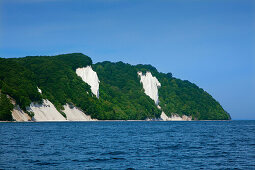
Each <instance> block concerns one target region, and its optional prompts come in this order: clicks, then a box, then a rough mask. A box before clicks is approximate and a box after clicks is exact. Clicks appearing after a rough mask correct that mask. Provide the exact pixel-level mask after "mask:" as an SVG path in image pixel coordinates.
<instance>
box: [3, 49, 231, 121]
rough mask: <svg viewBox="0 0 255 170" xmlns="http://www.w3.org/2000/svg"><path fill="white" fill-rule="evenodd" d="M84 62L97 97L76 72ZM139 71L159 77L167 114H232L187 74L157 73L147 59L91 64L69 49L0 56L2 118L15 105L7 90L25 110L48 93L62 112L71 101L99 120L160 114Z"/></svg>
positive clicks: (221, 117) (203, 116) (205, 116)
mask: <svg viewBox="0 0 255 170" xmlns="http://www.w3.org/2000/svg"><path fill="white" fill-rule="evenodd" d="M88 65H92V68H93V70H94V71H95V72H97V75H98V77H99V80H100V88H99V94H100V97H99V99H98V98H96V96H95V95H93V94H92V92H91V90H90V86H89V85H88V84H87V83H85V82H83V81H82V79H81V78H80V77H79V76H77V75H76V73H75V70H76V69H77V68H80V67H86V66H88ZM137 71H142V72H146V71H150V72H151V73H152V75H153V76H156V77H157V79H158V80H159V82H160V83H161V87H160V88H159V101H160V102H159V105H160V106H161V108H162V109H163V110H164V112H165V113H166V114H167V115H168V116H170V115H171V114H173V113H176V114H179V115H183V114H185V115H188V116H192V118H193V119H195V120H196V119H197V120H228V119H230V116H229V114H228V113H227V112H226V111H225V110H224V109H223V108H222V107H221V105H220V104H219V103H218V102H217V101H216V100H215V99H213V97H212V96H211V95H210V94H208V93H207V92H206V91H204V90H203V89H201V88H199V87H198V86H196V85H195V84H193V83H191V82H189V81H187V80H184V81H183V80H180V79H177V78H174V77H173V76H172V74H171V73H167V74H165V73H160V72H158V71H157V69H156V68H154V67H152V66H151V65H136V66H134V65H130V64H126V63H123V62H116V63H113V62H109V61H105V62H101V63H96V64H92V60H91V58H90V57H88V56H86V55H84V54H81V53H72V54H63V55H57V56H28V57H24V58H11V59H4V58H0V93H1V95H0V120H12V116H11V110H12V109H13V107H14V106H13V105H12V104H11V102H10V99H9V98H8V96H10V97H11V98H13V99H14V100H15V101H16V103H17V104H18V105H19V106H20V107H21V108H22V109H23V110H24V111H26V108H27V107H28V106H29V105H30V103H31V102H38V103H40V102H42V99H48V100H50V101H51V102H52V103H53V104H54V105H55V107H56V108H57V110H58V111H59V112H60V113H62V114H63V115H64V113H63V112H62V111H61V110H63V105H65V104H66V103H69V104H73V105H75V106H77V107H79V108H80V109H82V110H83V111H84V112H85V113H86V114H88V115H91V117H92V118H96V119H99V120H144V119H147V118H150V119H154V118H159V117H160V114H161V110H159V109H158V108H157V106H156V105H155V103H154V101H153V100H152V99H151V98H150V97H149V96H147V95H146V94H145V93H144V89H143V86H142V84H141V83H140V78H139V77H138V75H137ZM37 88H40V89H41V90H42V94H40V93H39V92H38V89H37ZM64 116H65V115H64Z"/></svg>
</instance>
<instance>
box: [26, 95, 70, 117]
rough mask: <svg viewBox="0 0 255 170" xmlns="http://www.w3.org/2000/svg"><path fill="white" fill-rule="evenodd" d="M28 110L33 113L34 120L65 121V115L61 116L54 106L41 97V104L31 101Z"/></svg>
mask: <svg viewBox="0 0 255 170" xmlns="http://www.w3.org/2000/svg"><path fill="white" fill-rule="evenodd" d="M27 110H28V111H32V112H33V113H34V117H33V120H34V121H65V120H66V119H65V117H64V116H62V115H61V114H60V113H59V112H58V111H57V109H56V108H55V106H54V105H53V104H52V103H51V102H50V101H49V100H45V99H43V103H42V104H38V103H34V102H33V103H31V104H30V107H29V108H27Z"/></svg>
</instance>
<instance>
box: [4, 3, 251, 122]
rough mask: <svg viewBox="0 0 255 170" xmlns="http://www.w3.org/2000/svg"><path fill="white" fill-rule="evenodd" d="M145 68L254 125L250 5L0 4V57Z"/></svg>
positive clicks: (236, 117) (234, 117) (233, 116)
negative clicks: (77, 55) (77, 57)
mask: <svg viewBox="0 0 255 170" xmlns="http://www.w3.org/2000/svg"><path fill="white" fill-rule="evenodd" d="M71 52H82V53H84V54H86V55H88V56H90V57H91V58H92V60H93V61H94V63H95V62H99V61H105V60H108V61H124V62H127V63H131V64H152V65H153V66H155V67H157V69H158V70H159V71H161V72H165V73H166V72H171V73H173V75H174V76H175V77H177V78H181V79H187V80H189V81H191V82H194V83H196V84H197V85H198V86H200V87H202V88H203V89H205V90H206V91H207V92H209V93H210V94H211V95H212V96H213V97H214V98H215V99H216V100H218V101H219V102H220V103H221V104H222V106H223V108H224V109H225V110H226V111H228V112H229V113H230V114H231V116H232V118H233V119H255V1H254V0H136V1H134V0H133V1H132V0H129V1H128V0H75V1H74V0H1V1H0V57H5V58H10V57H24V56H28V55H55V54H62V53H71Z"/></svg>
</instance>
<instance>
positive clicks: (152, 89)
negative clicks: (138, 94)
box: [137, 72, 161, 105]
mask: <svg viewBox="0 0 255 170" xmlns="http://www.w3.org/2000/svg"><path fill="white" fill-rule="evenodd" d="M137 74H138V75H139V76H140V78H141V80H140V82H141V83H142V84H143V88H144V92H145V94H146V95H148V96H149V97H150V98H151V99H152V100H154V102H155V103H156V105H158V102H159V101H158V87H160V86H161V84H160V82H159V81H158V79H157V78H156V77H153V76H152V74H151V72H146V74H145V75H143V73H142V72H138V73H137Z"/></svg>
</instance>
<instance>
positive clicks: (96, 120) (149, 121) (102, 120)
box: [0, 120, 233, 123]
mask: <svg viewBox="0 0 255 170" xmlns="http://www.w3.org/2000/svg"><path fill="white" fill-rule="evenodd" d="M214 121H233V120H189V121H186V120H93V121H88V120H81V121H69V120H64V121H63V120H60V121H57V120H48V121H0V123H27V122H30V123H41V122H42V123H43V122H214Z"/></svg>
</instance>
